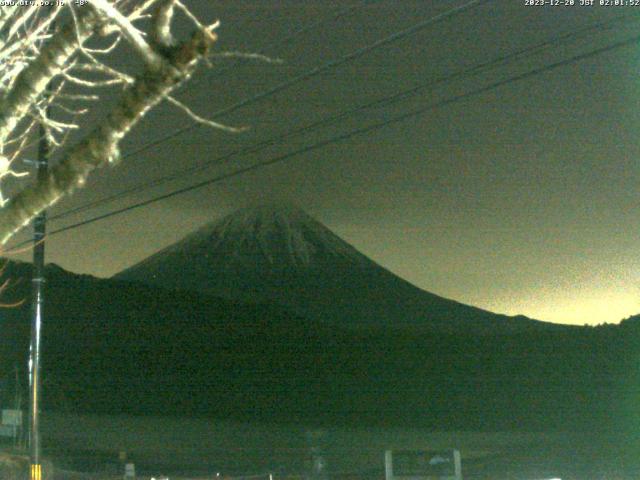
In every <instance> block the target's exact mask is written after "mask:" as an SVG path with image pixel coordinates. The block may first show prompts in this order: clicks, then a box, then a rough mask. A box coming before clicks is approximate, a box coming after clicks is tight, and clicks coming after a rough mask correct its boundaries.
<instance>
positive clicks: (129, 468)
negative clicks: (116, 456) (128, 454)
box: [124, 463, 136, 479]
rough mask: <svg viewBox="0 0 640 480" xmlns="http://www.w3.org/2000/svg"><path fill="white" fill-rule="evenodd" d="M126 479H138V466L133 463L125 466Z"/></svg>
mask: <svg viewBox="0 0 640 480" xmlns="http://www.w3.org/2000/svg"><path fill="white" fill-rule="evenodd" d="M124 478H126V479H131V478H136V466H135V465H134V464H133V463H126V464H125V465H124Z"/></svg>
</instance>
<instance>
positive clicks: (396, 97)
mask: <svg viewBox="0 0 640 480" xmlns="http://www.w3.org/2000/svg"><path fill="white" fill-rule="evenodd" d="M638 16H640V15H632V16H630V15H621V16H619V17H615V18H613V19H611V20H609V21H606V22H599V23H596V24H591V25H587V26H584V27H582V28H579V29H577V30H573V31H571V32H567V33H563V34H559V35H556V36H554V37H552V38H550V39H548V40H545V41H542V42H539V43H537V44H535V45H532V46H529V47H525V48H521V49H519V50H516V51H514V52H512V53H509V54H506V55H502V56H499V57H497V58H494V59H492V60H488V61H486V62H483V63H480V64H478V65H475V66H472V67H469V68H467V69H463V70H460V71H458V72H454V73H451V74H448V75H445V76H441V77H439V78H437V79H435V80H431V81H428V82H425V83H421V84H419V85H417V86H415V87H412V88H409V89H406V90H403V91H401V92H398V93H395V94H393V95H389V96H385V97H383V98H380V99H376V100H374V101H372V102H369V103H366V104H363V105H360V106H357V107H355V108H352V109H349V110H346V111H342V112H338V113H335V114H329V115H327V116H325V117H323V118H321V119H319V120H317V121H315V122H313V123H311V124H308V125H306V126H302V127H299V128H295V129H292V130H289V131H287V132H284V133H280V134H278V135H275V136H272V137H270V138H268V139H265V140H262V141H260V142H258V143H256V144H253V145H250V146H247V147H244V148H241V149H238V150H234V151H232V152H230V153H227V154H225V155H223V156H221V157H217V158H215V159H212V160H208V161H206V162H203V163H202V164H200V165H196V166H194V167H191V168H188V169H183V170H179V171H175V172H173V173H171V174H168V175H164V176H162V177H159V178H155V179H153V180H151V181H149V182H146V183H143V184H138V185H136V186H134V187H131V188H128V189H124V190H121V191H119V192H116V193H114V194H111V195H108V196H106V197H103V198H101V199H98V200H94V201H92V202H88V203H86V204H84V205H81V206H79V207H76V208H72V209H69V210H66V211H64V212H61V213H59V214H57V215H55V216H53V217H51V218H50V220H57V219H61V218H64V217H67V216H69V215H72V214H75V213H79V212H82V211H85V210H88V209H91V208H94V207H96V206H99V205H103V204H106V203H110V202H112V201H115V200H117V199H119V198H123V197H125V196H128V195H130V194H133V193H140V192H142V191H144V190H147V189H149V188H153V187H156V186H158V185H161V184H164V183H166V182H168V181H172V180H175V179H178V178H180V177H185V176H188V175H191V174H193V173H196V172H200V171H202V170H205V169H207V168H209V167H210V166H212V165H219V164H222V163H224V162H226V161H228V160H230V159H232V158H234V157H237V156H241V155H247V154H251V153H257V152H259V151H262V150H264V149H266V148H268V147H270V146H272V145H274V144H276V143H278V142H280V141H282V140H285V139H288V138H291V137H295V136H298V135H301V134H304V133H308V132H310V131H313V130H316V129H318V128H321V127H323V126H327V125H330V124H332V123H334V122H336V121H338V120H341V119H344V118H346V117H349V116H352V115H354V114H356V113H359V112H362V111H364V110H368V109H371V108H374V107H382V106H387V105H390V104H392V103H396V102H398V101H401V100H404V99H407V98H410V97H412V96H414V95H417V94H418V93H419V92H421V91H423V90H425V89H427V88H431V87H435V86H437V85H439V84H443V83H447V82H450V81H452V80H457V79H459V78H465V77H470V76H474V75H478V74H481V73H484V72H487V71H490V70H491V69H493V68H496V67H500V66H505V65H507V64H509V63H510V62H513V61H516V60H521V59H523V58H527V57H529V56H532V55H535V54H537V53H539V52H540V51H542V50H544V48H546V47H548V46H552V45H557V44H560V43H562V42H566V41H568V40H573V39H575V38H579V37H581V36H584V35H585V34H589V33H591V32H593V31H594V30H604V29H605V28H609V27H611V26H612V25H614V24H616V23H618V22H620V21H628V20H631V19H637V18H638Z"/></svg>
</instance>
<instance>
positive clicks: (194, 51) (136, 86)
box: [0, 29, 215, 244]
mask: <svg viewBox="0 0 640 480" xmlns="http://www.w3.org/2000/svg"><path fill="white" fill-rule="evenodd" d="M214 40H215V35H214V34H213V33H212V32H211V31H210V30H206V31H205V30H202V29H201V30H198V31H197V32H196V33H195V34H194V35H193V37H192V38H191V39H190V40H189V41H187V42H184V43H183V44H182V45H180V46H179V47H176V48H175V49H173V50H172V51H171V52H168V53H167V55H166V56H164V57H163V61H162V62H161V67H160V68H159V69H156V68H154V67H151V66H149V65H147V68H146V69H145V70H144V71H143V72H142V73H141V74H140V75H139V76H138V77H137V78H136V80H135V82H134V83H133V84H132V85H130V86H129V87H127V88H126V89H125V91H124V92H123V95H122V97H121V100H120V102H119V104H118V106H117V107H116V108H115V109H114V110H113V111H112V112H111V113H110V114H109V115H108V116H107V117H106V118H105V120H104V122H103V123H102V124H101V125H99V126H98V127H97V128H96V129H94V130H93V131H92V132H91V133H89V134H88V135H87V136H85V138H84V139H83V140H82V141H80V143H78V144H77V145H76V146H75V147H72V148H70V149H69V151H68V152H67V153H66V155H65V156H64V157H63V159H62V160H61V161H60V162H59V163H58V164H57V165H56V166H55V167H53V169H51V170H50V171H49V173H48V175H47V176H46V177H44V178H43V179H42V180H40V181H37V182H36V183H33V184H32V185H29V186H27V187H26V188H25V189H24V190H22V191H21V192H20V193H19V194H18V195H16V196H15V197H13V198H12V199H11V200H10V201H9V202H8V203H7V205H5V207H4V208H2V209H0V244H4V243H6V241H7V240H9V238H11V236H12V235H13V234H14V233H15V232H16V231H18V230H19V229H20V228H22V227H23V226H25V225H26V224H28V223H29V222H30V221H31V219H32V218H34V217H35V216H36V215H37V214H38V213H39V212H41V211H42V210H44V209H45V208H47V207H49V206H51V205H53V204H54V203H56V202H57V201H58V200H59V199H60V198H61V197H62V196H63V195H66V194H69V193H71V192H72V191H74V190H75V189H76V188H78V186H81V185H83V184H84V182H85V181H86V179H87V177H88V175H89V174H90V173H91V171H93V170H94V169H95V168H97V167H99V166H102V165H105V164H107V163H109V162H115V161H117V159H118V157H119V154H118V146H119V142H120V140H122V138H123V137H124V136H125V135H126V134H127V133H128V132H129V130H130V129H131V128H132V127H133V126H134V125H135V124H136V123H137V122H138V121H139V120H140V119H141V118H142V117H143V116H144V114H145V113H146V112H147V111H148V110H149V109H150V108H152V107H154V106H155V105H157V104H158V103H159V102H160V101H162V100H163V99H165V98H167V97H168V96H169V94H170V93H171V91H172V90H174V89H175V88H176V87H177V86H178V85H180V83H182V82H183V81H184V80H185V79H187V78H189V77H190V75H191V73H192V72H193V71H194V69H195V67H196V65H197V63H198V60H201V59H203V58H204V57H206V55H207V53H208V51H209V48H210V47H211V45H212V43H213V41H214Z"/></svg>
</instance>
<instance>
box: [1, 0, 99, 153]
mask: <svg viewBox="0 0 640 480" xmlns="http://www.w3.org/2000/svg"><path fill="white" fill-rule="evenodd" d="M98 22H99V18H98V17H97V16H96V15H95V13H94V12H93V11H92V9H88V8H86V9H83V12H82V13H81V14H80V15H78V20H77V22H70V23H68V24H67V25H66V26H65V27H64V28H63V29H61V30H60V31H59V32H57V33H56V34H55V35H54V36H53V37H52V38H51V39H50V40H49V42H47V44H46V45H44V46H43V48H42V50H41V52H40V54H39V55H38V57H37V58H36V59H35V60H34V61H33V62H32V63H31V64H30V65H29V66H28V67H26V68H25V69H24V70H22V71H21V72H20V74H19V75H18V76H17V78H16V80H15V82H14V83H13V85H12V88H11V89H10V90H9V91H8V92H7V95H6V96H5V97H4V98H3V99H2V101H1V102H0V147H1V146H2V145H3V144H4V143H5V141H6V140H7V139H8V137H9V135H11V133H12V132H13V130H14V129H15V128H16V126H17V125H18V123H19V122H20V121H21V120H22V118H23V117H24V116H25V115H26V114H27V112H28V111H29V109H30V107H31V106H32V105H33V104H34V103H35V102H36V101H37V100H38V98H39V97H40V96H41V95H42V93H43V92H44V91H45V89H46V88H47V85H48V84H49V82H50V81H51V80H52V79H53V78H54V77H55V76H56V75H58V74H60V73H61V72H62V71H63V69H64V67H65V65H66V63H67V62H68V60H69V59H70V58H71V56H72V55H73V54H74V53H75V52H76V51H77V49H78V41H77V39H76V32H77V34H78V35H79V36H80V41H84V40H86V38H88V37H89V36H90V35H91V33H92V31H93V29H94V28H95V27H96V26H97V25H98ZM74 24H75V25H74Z"/></svg>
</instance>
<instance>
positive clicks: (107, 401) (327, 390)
mask: <svg viewBox="0 0 640 480" xmlns="http://www.w3.org/2000/svg"><path fill="white" fill-rule="evenodd" d="M29 270H30V268H29V266H28V265H24V264H12V265H11V267H10V268H9V269H8V270H7V275H8V276H9V277H10V278H12V279H14V280H21V281H20V283H19V284H18V285H17V287H16V289H15V290H14V291H12V295H13V297H14V298H18V297H21V296H22V297H23V298H28V295H29V289H30V282H29V280H28V273H29ZM12 299H13V298H9V297H7V300H12ZM28 310H29V307H28V305H24V306H22V307H21V308H16V309H4V310H2V311H0V332H2V342H0V358H1V359H2V362H0V368H1V371H0V373H1V374H2V377H1V378H2V379H4V380H5V381H4V383H3V385H4V387H5V388H4V389H3V391H2V395H3V397H4V398H3V401H4V403H5V404H7V403H8V402H9V401H11V399H12V398H13V395H12V392H13V390H12V379H13V368H14V365H19V368H20V369H21V370H22V376H21V378H23V379H24V378H26V372H25V368H26V357H27V345H28V332H29V319H28ZM639 339H640V326H637V325H634V324H633V323H627V324H626V325H623V326H609V327H602V328H576V329H570V330H552V331H537V330H528V331H524V332H521V333H517V334H509V335H506V334H504V333H501V334H495V335H483V336H478V335H475V334H472V333H465V332H462V333H457V334H455V335H454V334H448V333H442V332H435V331H432V330H426V331H423V332H416V331H404V330H397V329H390V328H384V327H371V328H368V329H356V330H354V329H350V328H341V327H339V326H336V325H331V324H328V323H324V322H318V321H316V320H311V319H305V318H304V317H301V316H299V315H296V314H292V313H290V312H288V311H286V310H284V309H282V308H281V307H278V306H274V305H270V304H248V303H242V302H232V301H229V300H225V299H221V298H217V297H214V296H210V295H205V294H201V293H195V292H186V291H177V290H163V289H160V288H156V287H150V286H144V285H138V284H132V283H126V282H124V283H123V282H117V281H114V280H99V279H95V278H93V277H90V276H79V275H74V274H71V273H68V272H65V271H64V270H62V269H59V268H57V267H54V266H51V267H49V268H48V269H47V283H46V303H45V322H44V327H43V357H42V358H43V368H44V372H43V378H44V381H45V385H44V388H43V391H44V396H45V399H44V400H45V401H44V408H45V409H54V410H66V411H74V412H94V413H100V412H101V413H131V414H135V415H145V414H155V415H178V416H207V417H218V418H236V419H241V420H261V421H278V422H294V421H295V422H303V423H312V424H333V425H346V424H356V425H364V424H369V425H371V424H383V425H398V426H407V425H408V426H416V427H417V426H421V427H427V428H433V429H449V430H451V429H457V430H501V429H511V430H559V429H560V430H561V429H571V430H577V429H589V430H595V429H603V428H604V429H611V428H616V429H617V430H615V431H617V432H621V433H622V432H627V431H629V432H633V431H636V430H637V429H638V428H640V422H638V421H636V419H637V418H638V417H637V415H635V413H634V412H635V410H636V407H637V404H638V402H639V401H640V398H639V397H638V391H639V390H638V388H637V385H640V368H638V367H637V364H638V358H640V342H639V341H638V340H639ZM23 387H24V385H23Z"/></svg>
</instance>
